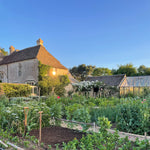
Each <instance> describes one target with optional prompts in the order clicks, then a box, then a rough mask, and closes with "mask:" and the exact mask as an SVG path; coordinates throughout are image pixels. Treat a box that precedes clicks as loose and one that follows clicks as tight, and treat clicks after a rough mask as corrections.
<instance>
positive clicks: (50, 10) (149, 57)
mask: <svg viewBox="0 0 150 150" xmlns="http://www.w3.org/2000/svg"><path fill="white" fill-rule="evenodd" d="M0 20H1V21H0V47H2V48H5V50H9V46H10V45H13V46H14V47H15V48H16V49H20V50H21V49H24V48H27V47H31V46H35V45H36V40H37V39H38V38H41V39H42V40H43V41H44V46H45V47H46V49H47V50H48V51H49V52H50V53H51V54H52V55H54V56H55V57H56V58H57V59H58V60H59V61H60V62H61V63H62V64H63V65H65V66H66V67H68V68H70V67H73V66H77V65H79V64H87V65H95V66H97V67H108V68H110V69H112V68H117V65H121V64H127V63H132V64H133V65H134V66H137V67H138V66H139V65H142V64H143V65H146V66H148V67H150V0H9V1H7V0H0Z"/></svg>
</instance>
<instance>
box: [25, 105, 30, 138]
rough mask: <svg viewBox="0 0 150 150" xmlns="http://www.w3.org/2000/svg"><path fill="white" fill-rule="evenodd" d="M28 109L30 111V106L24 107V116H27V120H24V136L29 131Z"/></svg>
mask: <svg viewBox="0 0 150 150" xmlns="http://www.w3.org/2000/svg"><path fill="white" fill-rule="evenodd" d="M28 111H29V107H24V116H25V120H24V126H25V128H24V136H25V135H26V132H27V115H28Z"/></svg>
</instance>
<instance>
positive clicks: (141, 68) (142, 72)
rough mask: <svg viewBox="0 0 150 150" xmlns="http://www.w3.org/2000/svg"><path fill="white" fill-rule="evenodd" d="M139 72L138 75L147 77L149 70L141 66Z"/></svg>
mask: <svg viewBox="0 0 150 150" xmlns="http://www.w3.org/2000/svg"><path fill="white" fill-rule="evenodd" d="M137 70H138V75H145V74H146V70H147V68H146V67H145V66H144V65H141V66H139V68H138V69H137Z"/></svg>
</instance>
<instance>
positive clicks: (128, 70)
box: [117, 64, 137, 76]
mask: <svg viewBox="0 0 150 150" xmlns="http://www.w3.org/2000/svg"><path fill="white" fill-rule="evenodd" d="M117 74H126V75H127V76H134V75H137V70H136V68H135V67H134V66H133V65H132V64H126V65H120V66H119V68H118V69H117Z"/></svg>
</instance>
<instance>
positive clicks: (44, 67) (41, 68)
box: [38, 61, 51, 81]
mask: <svg viewBox="0 0 150 150" xmlns="http://www.w3.org/2000/svg"><path fill="white" fill-rule="evenodd" d="M50 68H51V66H48V65H44V64H42V63H41V62H40V61H39V65H38V69H39V75H38V80H39V81H41V80H42V79H43V77H45V76H46V75H47V74H48V72H49V70H50Z"/></svg>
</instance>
